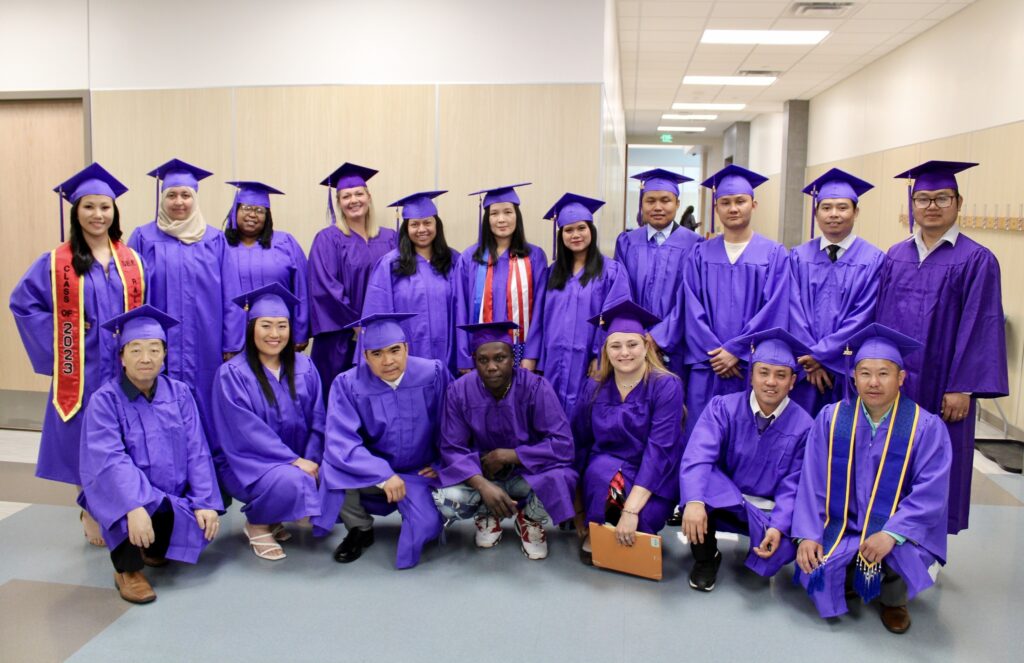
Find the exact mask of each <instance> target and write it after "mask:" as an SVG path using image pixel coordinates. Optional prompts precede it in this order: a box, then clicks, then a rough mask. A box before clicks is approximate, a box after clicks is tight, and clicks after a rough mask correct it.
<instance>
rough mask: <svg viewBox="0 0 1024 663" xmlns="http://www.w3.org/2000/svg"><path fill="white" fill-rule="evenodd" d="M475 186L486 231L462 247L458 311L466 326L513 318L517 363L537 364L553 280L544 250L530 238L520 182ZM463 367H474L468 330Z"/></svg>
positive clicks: (459, 341) (461, 351)
mask: <svg viewBox="0 0 1024 663" xmlns="http://www.w3.org/2000/svg"><path fill="white" fill-rule="evenodd" d="M528 184H529V182H523V183H521V184H512V185H509V186H503V187H498V188H496V189H484V190H482V191H475V192H473V193H471V194H469V195H471V196H483V198H482V200H481V201H480V209H481V212H480V231H479V236H478V237H477V242H476V244H473V245H472V246H470V247H469V248H468V249H466V250H465V251H463V252H462V297H461V299H460V300H459V308H458V310H457V311H456V315H457V320H458V322H459V324H460V325H466V324H482V323H488V322H503V321H506V320H507V321H509V322H513V323H515V324H516V327H515V328H514V331H513V332H511V334H512V336H511V338H512V353H513V359H514V361H515V365H516V366H517V367H518V366H522V367H523V368H525V369H527V370H530V371H532V370H534V369H535V368H536V367H537V360H538V359H539V358H540V350H541V343H540V341H541V338H540V337H541V333H542V332H541V320H540V317H541V311H542V310H543V308H544V292H545V284H546V283H547V268H548V257H547V255H545V253H544V249H542V248H540V247H539V246H534V245H533V244H529V243H527V241H526V228H525V227H524V225H523V213H522V211H521V210H520V209H519V195H518V194H517V193H516V187H520V186H527V185H528ZM456 345H457V347H458V358H457V363H458V367H459V370H461V371H462V372H467V371H470V370H472V368H473V366H474V361H473V353H472V351H471V349H470V345H471V343H470V340H469V335H468V334H459V333H456Z"/></svg>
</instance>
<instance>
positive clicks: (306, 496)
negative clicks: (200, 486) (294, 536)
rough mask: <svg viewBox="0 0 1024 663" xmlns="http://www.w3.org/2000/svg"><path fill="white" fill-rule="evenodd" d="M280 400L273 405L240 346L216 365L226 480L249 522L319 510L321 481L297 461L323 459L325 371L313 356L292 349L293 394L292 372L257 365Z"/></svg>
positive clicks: (216, 414) (216, 415)
mask: <svg viewBox="0 0 1024 663" xmlns="http://www.w3.org/2000/svg"><path fill="white" fill-rule="evenodd" d="M260 370H262V371H263V373H264V375H265V376H266V378H267V382H268V384H270V388H271V389H272V390H273V392H274V398H275V399H276V400H277V407H276V408H275V407H274V406H272V405H270V404H269V403H268V402H267V399H266V397H265V396H264V395H263V390H262V389H261V388H260V384H259V382H258V381H257V380H256V376H255V375H253V372H252V369H251V368H249V364H248V363H247V362H246V357H245V353H244V352H243V353H241V354H237V355H235V356H234V357H232V358H231V360H230V361H228V362H227V363H225V364H223V365H222V366H221V367H220V370H218V371H217V377H216V379H215V381H214V385H213V423H214V428H215V429H216V431H217V437H218V438H219V439H220V440H221V448H222V450H223V452H224V456H225V458H226V459H227V465H228V468H229V471H228V472H227V473H226V474H225V475H224V476H223V477H222V481H223V483H224V488H225V489H226V490H227V491H228V493H229V494H230V495H231V496H232V497H234V498H235V499H237V500H239V501H241V502H244V503H245V506H244V507H243V508H242V512H243V513H245V515H246V518H247V519H248V520H249V522H251V523H255V524H258V525H269V524H273V523H280V522H285V521H294V520H301V519H302V518H305V517H306V516H314V515H317V514H319V513H320V497H319V495H318V493H317V487H316V481H315V480H314V479H313V477H311V476H310V475H309V474H307V473H306V472H304V471H302V470H300V469H299V468H298V467H296V466H294V465H292V462H293V461H295V460H296V459H298V458H305V459H306V460H311V461H313V462H314V463H317V464H319V463H320V460H321V457H322V456H323V448H324V437H323V436H324V405H323V389H322V388H321V387H320V374H319V373H317V371H316V367H315V366H313V362H312V360H310V358H309V357H307V356H306V355H304V354H302V353H296V354H295V399H294V400H293V399H292V396H291V392H290V390H289V387H288V380H287V379H286V378H285V376H284V371H282V372H281V378H280V379H278V378H276V377H274V374H273V373H271V372H270V371H268V370H267V369H266V368H264V367H262V366H261V367H260Z"/></svg>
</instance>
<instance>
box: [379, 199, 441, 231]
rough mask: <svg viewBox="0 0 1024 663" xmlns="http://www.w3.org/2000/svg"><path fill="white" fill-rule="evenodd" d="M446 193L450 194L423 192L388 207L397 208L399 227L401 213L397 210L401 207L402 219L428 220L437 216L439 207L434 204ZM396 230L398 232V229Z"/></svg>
mask: <svg viewBox="0 0 1024 663" xmlns="http://www.w3.org/2000/svg"><path fill="white" fill-rule="evenodd" d="M444 193H448V191H447V190H444V191H421V192H420V193H414V194H412V195H409V196H406V197H405V198H400V199H399V200H396V201H395V202H393V203H391V204H390V205H388V207H394V208H395V216H396V218H395V225H396V226H397V225H398V215H399V212H398V209H397V208H399V207H401V208H402V212H401V218H403V219H406V220H408V219H427V218H431V217H434V216H437V205H435V204H434V198H437V197H438V196H440V195H441V194H444ZM395 229H396V230H397V227H396V228H395Z"/></svg>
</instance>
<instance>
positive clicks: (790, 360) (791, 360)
mask: <svg viewBox="0 0 1024 663" xmlns="http://www.w3.org/2000/svg"><path fill="white" fill-rule="evenodd" d="M737 342H739V343H744V344H747V345H749V346H750V365H751V366H753V365H754V362H760V363H762V364H771V365H772V366H786V367H788V368H790V369H792V370H793V372H797V371H798V370H799V369H800V365H799V364H797V362H796V358H797V357H802V356H803V355H809V354H811V349H810V348H808V347H807V346H806V345H804V344H803V343H801V342H800V341H799V340H797V339H796V338H795V337H794V336H793V335H792V334H790V333H789V332H788V331H786V330H785V329H783V328H782V327H774V328H772V329H766V330H764V331H760V332H755V333H753V334H748V335H747V336H744V337H742V338H740V339H737Z"/></svg>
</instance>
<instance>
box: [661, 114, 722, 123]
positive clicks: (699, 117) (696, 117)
mask: <svg viewBox="0 0 1024 663" xmlns="http://www.w3.org/2000/svg"><path fill="white" fill-rule="evenodd" d="M661 119H663V120H682V121H683V122H686V121H701V120H717V119H718V116H717V115H679V114H678V113H665V114H664V115H662V116H661Z"/></svg>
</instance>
